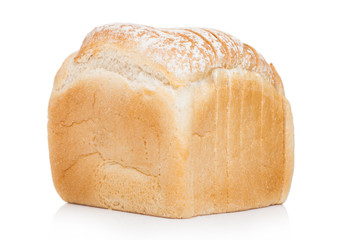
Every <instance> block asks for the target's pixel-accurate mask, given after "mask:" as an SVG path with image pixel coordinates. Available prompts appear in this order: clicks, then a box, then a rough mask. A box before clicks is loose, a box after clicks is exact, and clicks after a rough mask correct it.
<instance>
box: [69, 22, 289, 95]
mask: <svg viewBox="0 0 340 240" xmlns="http://www.w3.org/2000/svg"><path fill="white" fill-rule="evenodd" d="M106 51H114V52H115V53H118V54H119V55H122V56H124V58H126V59H129V61H130V63H131V64H133V65H135V66H138V67H139V68H141V69H142V70H143V71H145V72H147V73H149V74H151V75H153V76H155V77H157V78H158V79H160V80H161V81H162V82H163V83H166V84H169V85H171V86H172V87H175V88H177V87H181V86H186V85H188V84H189V83H191V82H195V81H198V80H200V79H202V78H205V77H207V76H208V75H210V74H211V72H212V71H213V70H214V69H217V68H225V69H235V70H236V71H244V70H247V71H251V72H255V73H258V74H259V75H261V76H262V78H263V79H264V81H267V82H268V83H270V84H272V85H273V86H274V87H275V88H276V89H277V91H278V92H279V93H281V94H282V95H284V92H283V86H282V82H281V79H280V77H279V75H278V74H277V72H276V70H275V68H274V66H273V65H272V64H270V65H269V64H268V63H267V62H266V61H265V59H264V58H263V57H262V55H261V54H259V53H258V52H257V51H256V50H255V49H254V48H252V47H250V46H249V45H247V44H244V43H242V42H241V41H239V40H238V39H236V38H235V37H232V36H231V35H229V34H226V33H223V32H221V31H218V30H215V29H204V28H176V29H174V28H169V29H165V28H153V27H149V26H143V25H136V24H120V23H119V24H111V25H104V26H101V27H97V28H95V29H94V30H93V31H92V32H90V33H89V34H88V35H87V36H86V38H85V40H84V42H83V44H82V46H81V48H80V50H79V51H78V52H77V53H76V56H75V57H74V61H75V63H86V62H88V61H89V59H90V58H92V57H96V55H99V54H100V53H103V52H106Z"/></svg>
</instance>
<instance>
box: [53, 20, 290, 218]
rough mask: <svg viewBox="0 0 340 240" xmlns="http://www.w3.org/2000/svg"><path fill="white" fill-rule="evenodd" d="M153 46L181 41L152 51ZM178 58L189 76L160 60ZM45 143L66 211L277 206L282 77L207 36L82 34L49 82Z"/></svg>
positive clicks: (286, 116)
mask: <svg viewBox="0 0 340 240" xmlns="http://www.w3.org/2000/svg"><path fill="white" fill-rule="evenodd" d="M113 29H114V30H115V31H116V30H117V29H118V30H117V31H116V32H114V31H113ZM138 29H139V30H138ZM129 31H132V33H131V32H129ZM133 32H135V33H133ZM133 34H134V35H136V36H138V37H139V38H140V39H139V40H137V39H131V36H132V35H133ZM163 34H165V35H166V36H167V38H166V39H160V38H164V35H163ZM151 39H153V40H152V41H153V43H154V44H155V45H157V44H159V43H157V42H158V41H161V42H162V41H164V43H166V42H168V45H169V46H170V45H171V44H174V42H175V41H178V44H177V45H176V44H175V45H174V46H175V48H174V49H173V48H170V50H167V51H164V49H163V51H160V50H159V49H158V48H157V49H156V48H153V47H152V46H151V45H150V44H149V41H151ZM143 41H146V42H148V44H146V46H147V47H146V48H145V49H146V50H147V54H150V55H145V54H146V53H145V52H143V51H141V49H140V47H141V45H142V44H143ZM187 45H188V46H187ZM181 46H187V47H189V48H190V50H188V49H187V47H183V49H181V48H180V47H181ZM112 50H114V51H113V52H112ZM146 50H145V51H146ZM117 51H119V54H118V55H117V56H116V55H114V54H116V52H117ZM179 53H180V54H182V58H181V60H180V61H179V62H178V63H176V64H179V65H181V64H186V63H188V64H189V65H188V66H189V69H190V70H189V71H186V72H185V71H182V70H183V69H180V67H179V66H177V65H175V67H178V68H179V70H178V72H174V71H175V69H173V72H172V71H170V70H169V66H167V65H165V64H163V63H161V61H159V60H157V57H161V58H164V59H168V60H169V58H171V57H174V56H175V54H179ZM105 54H106V55H105ZM157 54H161V55H157ZM183 54H187V57H188V59H185V58H183V56H184V55H183ZM112 55H114V57H112ZM123 55H124V56H125V57H126V58H127V59H128V60H126V59H125V58H122V56H123ZM144 56H146V57H145V58H144ZM195 57H198V59H201V60H202V61H203V62H205V63H204V64H203V65H200V64H201V63H199V62H198V61H195V60H194V58H195ZM117 59H119V61H118V60H117ZM164 59H163V60H164ZM177 60H178V59H177ZM124 61H128V63H126V62H124ZM157 61H158V63H157ZM129 64H130V65H129ZM157 64H158V65H157ZM219 64H220V65H219ZM115 65H117V66H115ZM156 65H157V66H156ZM143 68H144V69H143ZM122 69H123V70H124V71H123V70H122ZM140 69H142V70H140ZM160 74H163V75H162V77H164V79H166V80H168V81H169V82H164V79H163V78H162V82H160V81H159V79H160V78H161V77H159V76H160ZM202 76H204V78H202ZM158 77H159V78H158ZM182 85H186V87H179V86H182ZM48 135H49V149H50V161H51V169H52V175H53V181H54V184H55V187H56V189H57V191H58V193H59V194H60V196H61V197H62V198H63V199H64V200H65V201H68V202H71V203H79V204H85V205H91V206H97V207H103V208H109V209H116V210H122V211H129V212H137V213H143V214H149V215H155V216H162V217H171V218H187V217H192V216H197V215H204V214H211V213H220V212H232V211H238V210H246V209H250V208H256V207H263V206H268V205H273V204H281V203H283V202H284V201H285V200H286V198H287V195H288V192H289V188H290V184H291V179H292V174H293V161H294V160H293V158H294V136H293V122H292V115H291V110H290V105H289V103H288V101H287V99H286V98H285V96H284V93H283V87H282V82H281V79H280V77H279V75H278V74H277V72H276V70H275V68H274V67H273V66H272V65H268V64H267V63H266V62H265V61H264V59H263V58H262V57H261V55H259V54H258V53H257V52H256V51H255V50H254V49H253V48H251V47H250V46H248V45H246V44H242V43H240V42H239V41H238V40H237V39H235V38H233V37H231V36H229V35H227V34H224V33H222V32H219V31H216V30H211V29H210V30H206V29H180V30H178V29H177V30H174V29H167V30H165V29H153V28H150V27H143V26H135V25H114V26H113V27H112V26H111V27H110V26H109V27H104V28H102V29H99V31H94V32H93V33H90V35H89V36H88V37H87V39H86V40H85V41H84V43H83V46H82V48H81V50H80V51H79V52H77V53H74V54H72V55H71V56H70V57H68V58H67V59H66V61H65V62H64V64H63V66H62V67H61V69H60V70H59V71H58V73H57V75H56V78H55V82H54V90H53V92H52V95H51V99H50V103H49V123H48Z"/></svg>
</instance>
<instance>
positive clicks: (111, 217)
mask: <svg viewBox="0 0 340 240" xmlns="http://www.w3.org/2000/svg"><path fill="white" fill-rule="evenodd" d="M337 2H338V1H326V0H324V1H318V2H317V1H281V2H279V1H258V0H257V1H236V0H235V1H231V2H228V1H213V0H209V1H198V0H197V1H185V0H180V1H177V0H168V1H147V0H141V1H128V0H126V1H124V0H120V1H114V0H112V1H99V0H96V1H93V2H87V1H60V0H59V1H41V2H38V1H33V0H30V1H21V2H17V1H1V3H0V26H1V29H0V34H1V36H0V41H1V42H0V61H1V64H0V116H1V117H0V136H1V138H0V139H1V145H0V146H1V151H0V158H1V159H0V161H1V162H0V195H1V197H0V201H1V202H0V218H1V224H0V239H146V238H148V239H181V238H185V239H214V238H216V239H218V238H221V239H222V238H223V239H289V238H290V239H340V233H339V232H340V230H339V228H340V193H339V192H340V187H339V185H340V154H339V150H340V127H339V126H340V93H339V92H340V77H339V70H340V66H339V65H340V59H339V58H340V35H339V29H340V14H339V10H340V7H339V5H337ZM114 22H128V23H139V24H147V25H151V26H156V27H190V26H193V27H195V26H197V27H209V28H215V29H219V30H222V31H225V32H228V33H230V34H232V35H234V36H236V37H237V38H239V39H240V40H242V41H243V42H245V43H248V44H249V45H251V46H253V47H255V48H256V49H257V50H258V51H259V52H261V53H262V55H263V56H264V57H265V58H266V60H267V61H268V62H273V63H274V65H275V67H276V69H277V71H278V72H279V74H280V75H281V77H282V80H283V83H284V86H285V91H286V96H287V98H288V99H289V100H290V102H291V105H292V111H293V117H294V124H295V141H296V144H295V146H296V151H295V172H294V177H293V183H292V188H291V192H290V195H289V197H288V200H287V202H286V203H285V204H284V205H282V206H276V207H268V208H263V209H258V210H251V211H245V212H240V213H231V214H219V215H213V216H204V217H196V218H192V219H188V220H171V219H163V218H156V217H149V216H143V215H138V214H130V213H123V212H116V211H109V210H103V209H97V208H90V207H83V206H76V205H70V204H66V203H65V202H63V201H62V200H61V198H60V197H59V196H58V194H57V193H56V191H55V189H54V187H53V183H52V178H51V173H50V164H49V156H48V145H47V106H48V99H49V94H50V93H51V90H52V84H53V80H54V76H55V73H56V72H57V70H58V68H59V67H60V65H61V63H62V62H63V60H64V59H65V58H66V57H67V56H68V55H69V54H70V53H72V52H74V51H76V50H78V49H79V47H80V45H81V42H82V40H83V38H84V37H85V35H86V34H87V33H88V32H89V31H91V30H92V29H93V28H94V27H95V26H99V25H102V24H106V23H114Z"/></svg>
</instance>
